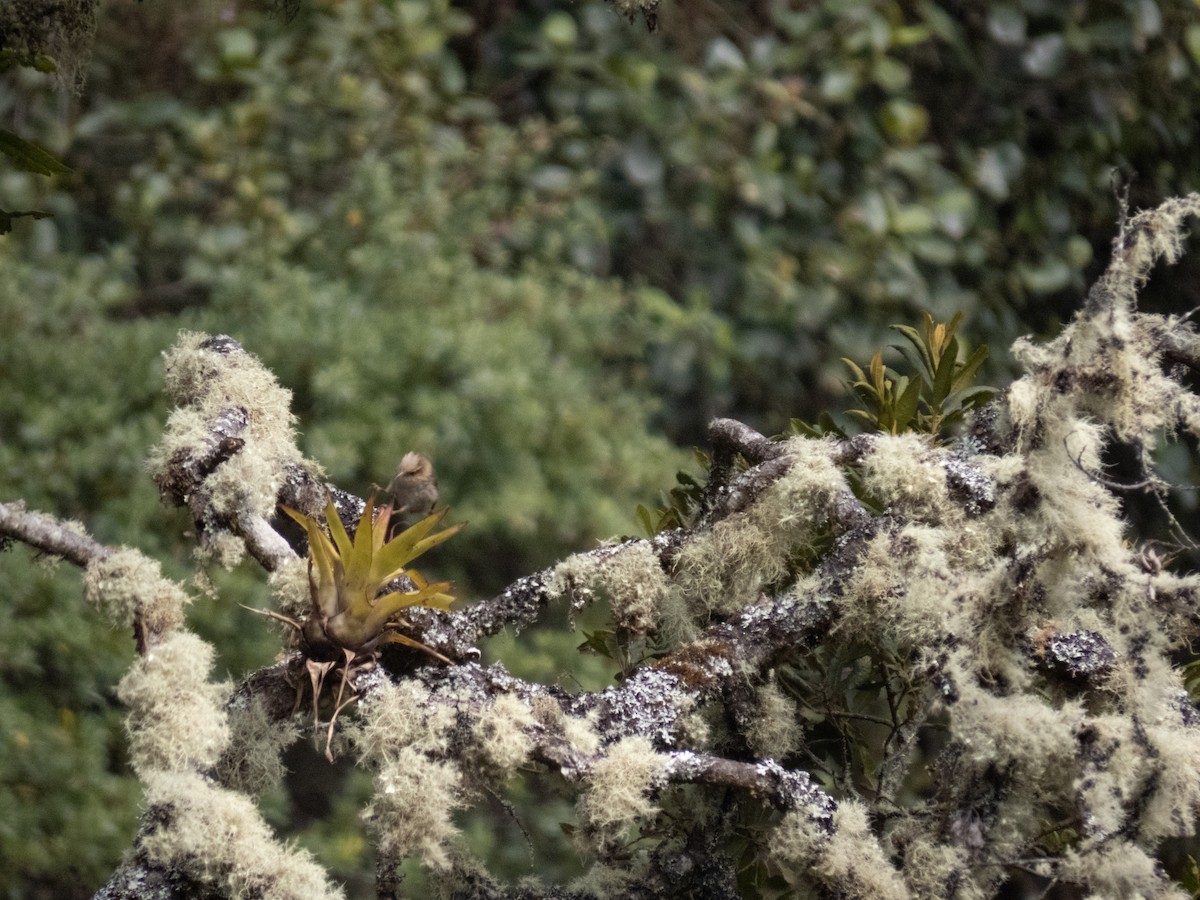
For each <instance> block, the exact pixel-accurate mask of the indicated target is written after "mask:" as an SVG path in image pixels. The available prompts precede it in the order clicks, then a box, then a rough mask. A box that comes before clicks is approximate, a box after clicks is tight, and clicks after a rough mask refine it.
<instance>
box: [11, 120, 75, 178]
mask: <svg viewBox="0 0 1200 900" xmlns="http://www.w3.org/2000/svg"><path fill="white" fill-rule="evenodd" d="M0 153H3V154H4V155H5V156H7V157H8V158H9V159H10V160H12V161H13V163H14V164H15V165H16V166H17V168H19V169H21V170H22V171H25V172H32V173H33V174H34V175H66V174H67V173H69V172H70V171H71V169H70V167H68V166H67V165H66V164H65V163H63V162H62V161H61V160H59V159H58V157H56V156H55V155H54V154H53V153H50V152H49V151H48V150H44V149H42V148H41V147H39V146H38V145H37V144H35V143H34V142H33V141H27V140H25V139H24V138H23V137H20V136H19V135H16V134H14V133H13V132H11V131H6V130H5V129H3V128H0Z"/></svg>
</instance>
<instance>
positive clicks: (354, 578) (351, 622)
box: [257, 496, 463, 760]
mask: <svg viewBox="0 0 1200 900" xmlns="http://www.w3.org/2000/svg"><path fill="white" fill-rule="evenodd" d="M283 511H284V512H285V513H287V514H288V515H289V516H291V517H292V518H293V519H295V520H296V521H297V522H298V523H300V525H301V526H302V527H303V528H304V530H305V532H306V533H307V534H308V582H309V590H310V594H311V600H312V605H311V608H310V609H309V613H308V615H307V616H306V617H305V618H304V619H294V618H292V617H291V616H285V615H282V614H280V613H275V612H266V613H265V614H266V615H268V616H270V617H271V618H274V619H279V620H280V621H283V622H286V623H288V624H289V625H291V626H292V627H293V628H295V629H296V631H297V632H298V633H299V635H300V638H301V642H302V647H303V650H304V656H305V665H306V667H307V669H308V673H309V678H310V680H311V682H312V691H313V716H314V720H316V719H317V707H318V702H319V699H320V695H321V689H322V686H323V684H324V681H325V676H326V675H327V674H328V673H329V671H330V670H331V669H332V668H334V667H335V666H337V665H338V664H342V665H343V669H342V681H341V687H340V688H339V689H338V695H337V699H336V700H335V701H334V712H333V717H332V718H331V719H330V722H329V733H328V738H327V740H326V743H325V754H326V756H328V757H329V758H330V759H331V760H332V753H331V751H330V743H331V742H332V739H333V727H334V722H335V721H336V720H337V715H338V713H339V712H341V710H342V709H344V708H345V706H346V705H347V704H349V703H350V702H352V700H353V698H351V699H350V700H347V701H346V703H343V702H342V696H343V694H344V693H345V690H346V685H347V682H348V681H349V679H350V676H351V674H353V672H354V671H355V670H356V668H357V667H359V666H361V665H363V664H365V663H372V662H374V660H375V658H376V656H377V654H378V651H379V649H380V648H381V647H383V646H384V645H385V644H404V645H406V646H409V647H415V648H417V649H419V650H422V651H424V652H426V653H429V654H430V655H432V656H434V657H437V658H438V659H441V660H443V661H444V662H449V660H448V659H446V658H445V657H444V656H442V655H441V654H440V653H438V652H437V651H436V650H433V649H432V648H431V647H427V646H425V645H424V644H422V643H421V642H420V641H417V640H414V639H413V638H410V637H408V636H407V635H405V634H403V633H401V631H400V629H402V628H404V627H405V626H407V625H408V624H409V623H408V622H407V621H406V620H405V619H404V618H403V616H402V615H401V612H402V611H403V610H405V609H408V608H410V607H413V606H427V607H432V608H434V609H441V610H447V609H449V608H450V604H451V603H452V602H453V601H454V598H453V596H451V594H450V592H449V590H450V583H449V582H444V581H443V582H436V583H434V584H430V583H429V582H427V581H426V580H425V579H424V578H423V577H422V576H421V573H420V572H418V571H417V570H416V569H410V568H406V567H407V566H408V564H409V563H410V562H412V561H413V560H414V559H416V558H417V557H418V556H420V555H421V554H422V553H424V552H425V551H426V550H429V549H431V548H433V547H436V546H437V545H438V544H440V543H442V542H443V541H446V540H448V539H449V538H451V537H453V536H454V535H456V534H457V533H458V532H459V531H460V530H461V529H462V527H463V526H462V525H461V524H458V525H452V526H450V527H449V528H443V529H442V530H440V531H435V530H434V529H436V528H437V526H438V525H439V524H440V523H441V521H442V520H443V519H444V518H445V516H446V513H447V512H448V510H445V509H443V510H440V511H438V512H436V513H434V514H433V515H431V516H428V517H427V518H425V519H422V520H421V521H420V522H418V523H417V524H415V525H413V526H412V527H411V528H408V529H406V530H405V531H402V532H401V533H400V534H398V535H397V536H396V537H394V538H392V539H391V540H388V539H387V535H388V531H389V527H390V524H391V517H392V506H391V504H390V503H389V504H387V505H385V506H383V507H381V508H380V509H379V513H378V514H377V515H376V514H375V498H374V496H372V497H371V498H370V499H368V500H367V503H366V506H365V507H364V508H363V513H362V517H361V518H360V519H359V521H358V526H357V527H356V528H355V531H354V537H353V539H352V538H351V537H350V535H349V534H348V533H347V532H346V529H345V526H343V525H342V520H341V517H340V516H338V512H337V508H336V507H335V506H334V505H333V502H332V501H330V502H329V503H328V504H327V505H326V507H325V525H326V527H327V528H328V534H327V533H326V529H325V528H322V526H321V524H320V523H319V522H318V521H317V520H315V519H313V518H310V517H309V516H305V515H302V514H301V513H298V512H296V511H295V510H291V509H288V508H287V507H283ZM402 578H403V579H406V581H405V582H401V583H400V584H399V585H395V584H393V583H394V582H397V580H398V579H402ZM409 585H411V587H409ZM389 587H394V588H397V589H393V590H388V588H389ZM257 612H263V611H262V610H257Z"/></svg>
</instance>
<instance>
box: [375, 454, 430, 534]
mask: <svg viewBox="0 0 1200 900" xmlns="http://www.w3.org/2000/svg"><path fill="white" fill-rule="evenodd" d="M384 493H385V495H390V496H391V498H392V502H393V504H394V505H395V508H394V509H393V511H392V521H393V522H394V523H395V527H396V528H397V530H399V529H404V528H407V527H408V526H410V525H412V524H414V523H416V522H418V521H420V520H421V519H423V518H425V517H426V516H427V515H429V514H430V513H431V512H432V511H433V505H434V504H435V503H437V499H438V486H437V475H435V474H434V471H433V463H432V462H430V460H429V457H428V456H423V455H422V454H420V453H406V454H404V459H402V460H400V468H399V469H397V470H396V477H395V478H393V479H392V480H391V481H390V482H389V483H388V486H387V487H386V488H385V489H384ZM383 499H384V500H386V499H387V496H385V497H384V498H383Z"/></svg>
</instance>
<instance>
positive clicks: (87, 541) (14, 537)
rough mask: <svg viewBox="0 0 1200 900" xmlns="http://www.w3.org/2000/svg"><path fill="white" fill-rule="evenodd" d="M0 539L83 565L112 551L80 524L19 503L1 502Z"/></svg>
mask: <svg viewBox="0 0 1200 900" xmlns="http://www.w3.org/2000/svg"><path fill="white" fill-rule="evenodd" d="M0 538H3V539H4V540H5V541H20V542H21V543H22V544H27V545H29V546H30V547H33V548H34V549H35V550H40V551H41V552H43V553H48V554H50V555H51V556H57V557H60V558H62V559H65V560H66V561H67V562H70V563H74V564H75V565H77V566H86V565H88V563H90V562H92V561H94V560H98V559H103V558H104V557H106V556H108V555H109V554H111V553H112V551H111V550H110V549H109V548H108V547H105V546H104V545H103V544H100V543H98V542H96V541H95V540H93V539H92V538H91V537H90V536H89V535H87V534H86V533H84V532H83V531H82V529H80V528H79V527H77V526H72V525H68V524H66V523H63V522H61V521H59V520H58V519H56V518H54V517H53V516H48V515H46V514H45V513H38V512H31V511H29V510H27V509H25V504H24V503H20V502H17V503H0Z"/></svg>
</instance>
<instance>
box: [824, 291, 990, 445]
mask: <svg viewBox="0 0 1200 900" xmlns="http://www.w3.org/2000/svg"><path fill="white" fill-rule="evenodd" d="M961 322H962V313H961V312H959V313H955V314H954V317H953V318H951V320H950V321H949V322H946V323H941V322H935V321H934V319H933V316H931V315H930V314H929V313H928V312H922V315H921V327H920V329H919V330H918V329H916V328H912V327H911V326H908V325H893V326H892V327H893V328H894V329H896V330H897V331H899V332H900V334H901V336H903V337H904V339H905V340H906V341H907V342H908V343H907V344H893V345H892V349H894V350H896V351H898V352H899V353H900V354H901V355H902V356H903V357H904V358H905V360H906V361H907V362H908V364H909V366H910V370H911V374H909V375H900V374H895V373H890V372H889V371H888V370H887V369H886V368H885V367H884V364H883V352H882V351H876V353H875V355H874V356H872V357H871V362H870V363H869V364H868V366H867V370H866V371H865V372H864V371H863V369H862V368H861V367H859V366H858V365H857V364H856V363H854V362H853V361H852V360H849V359H846V360H843V362H845V364H846V365H847V366H849V368H850V371H851V373H852V375H853V377H854V381H852V382H851V384H850V390H851V391H852V392H853V393H854V395H855V396H856V397H857V398H858V399H859V401H861V402H862V403H863V404H865V405H866V407H867V408H866V409H852V410H850V411H849V414H850V415H852V416H854V417H855V418H857V419H858V420H860V421H861V422H863V423H865V425H866V426H867V428H868V429H869V430H871V431H886V432H888V433H889V434H901V433H903V432H905V431H919V432H923V433H925V434H929V435H933V436H934V437H936V436H938V435H940V434H943V433H944V430H945V429H947V428H949V427H950V426H952V425H955V424H957V423H958V422H961V421H962V418H963V416H964V415H965V414H966V412H967V411H968V410H971V409H974V408H976V407H978V406H981V405H983V404H984V403H986V402H987V401H989V400H990V399H991V398H992V397H993V396H994V395H995V393H996V390H995V388H990V387H985V386H982V385H976V384H975V383H974V381H975V378H976V376H977V375H978V374H979V369H980V366H982V365H983V362H984V360H985V359H987V355H988V348H987V346H986V345H982V346H979V347H976V348H975V349H974V350H973V351H971V352H970V353H967V354H965V356H964V357H963V358H962V359H960V358H959V357H960V355H962V354H960V348H959V343H958V338H957V337H956V336H955V333H956V332H957V331H958V326H959V325H960V324H961Z"/></svg>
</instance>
